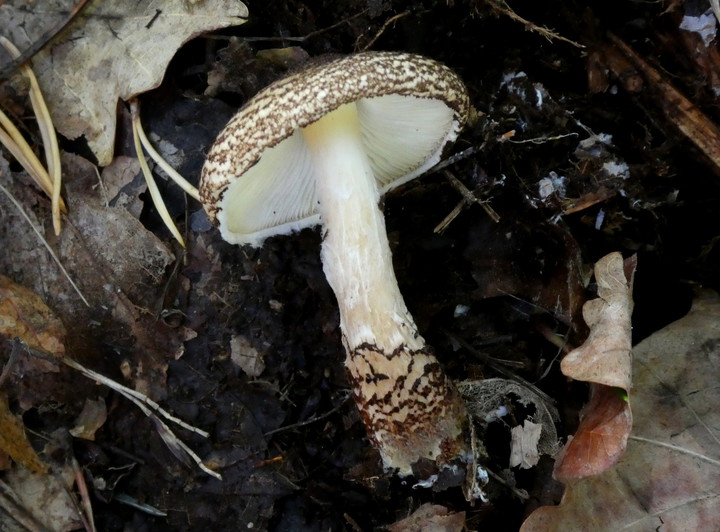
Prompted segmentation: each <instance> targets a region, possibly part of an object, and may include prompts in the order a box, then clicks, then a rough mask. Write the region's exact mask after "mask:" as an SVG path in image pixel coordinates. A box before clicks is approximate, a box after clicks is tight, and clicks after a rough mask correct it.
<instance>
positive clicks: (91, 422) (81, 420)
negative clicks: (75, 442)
mask: <svg viewBox="0 0 720 532" xmlns="http://www.w3.org/2000/svg"><path fill="white" fill-rule="evenodd" d="M106 420H107V406H105V401H104V400H103V399H85V405H84V406H83V409H82V412H80V415H79V416H78V418H77V419H76V420H75V426H74V427H73V428H71V429H70V434H72V435H73V436H75V437H76V438H81V439H83V440H91V441H94V440H95V432H96V431H97V430H98V429H99V428H100V427H102V426H103V425H104V424H105V421H106Z"/></svg>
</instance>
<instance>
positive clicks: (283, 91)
mask: <svg viewBox="0 0 720 532" xmlns="http://www.w3.org/2000/svg"><path fill="white" fill-rule="evenodd" d="M390 94H399V95H403V96H414V97H416V98H425V99H437V100H441V101H443V102H444V103H445V104H446V105H447V106H448V107H450V108H451V109H452V110H453V111H454V113H455V119H456V121H457V122H458V128H457V129H458V130H459V129H461V128H462V127H463V125H464V124H465V121H466V117H467V114H468V109H469V99H468V95H467V91H466V89H465V85H464V84H463V82H462V81H461V80H460V78H459V77H458V76H457V75H456V74H455V73H454V72H453V71H452V70H450V69H449V68H448V67H446V66H445V65H443V64H442V63H439V62H437V61H435V60H433V59H429V58H426V57H423V56H419V55H416V54H409V53H403V52H363V53H359V54H355V55H349V56H340V57H337V56H335V57H332V58H330V59H329V60H326V61H319V62H313V64H311V65H310V66H308V67H306V68H304V69H303V70H300V71H298V72H294V73H292V74H290V75H288V76H286V77H283V78H281V79H279V80H278V81H276V82H274V83H272V84H271V85H269V86H267V87H266V88H264V89H263V90H261V91H260V92H259V93H258V94H257V95H255V96H254V97H253V98H252V99H250V100H249V101H248V102H247V103H246V104H245V105H244V106H243V107H242V108H241V109H240V110H239V111H238V113H237V114H236V115H235V116H234V117H233V118H232V119H231V120H230V121H229V122H228V124H227V125H226V126H225V128H224V129H223V130H222V132H221V133H220V135H219V136H218V138H217V139H216V140H215V143H214V144H213V146H212V148H211V150H210V152H209V153H208V156H207V159H206V161H205V165H204V166H203V170H202V177H201V181H200V196H201V199H202V203H203V205H204V207H205V210H206V212H207V214H208V216H209V218H210V219H211V221H213V223H216V217H217V213H218V210H219V208H220V207H219V205H220V204H221V200H222V196H223V194H224V192H225V190H226V189H227V187H228V185H230V183H232V181H233V180H234V179H235V178H237V177H239V176H241V175H242V174H243V173H244V172H245V171H247V170H248V169H249V168H251V167H252V166H253V165H254V164H255V163H257V161H258V160H259V159H260V157H261V156H262V154H263V151H264V150H265V149H266V148H269V147H272V146H275V145H277V144H278V143H280V142H281V141H283V140H285V139H286V138H288V137H289V136H290V135H292V133H293V132H294V131H295V130H296V129H298V128H302V127H305V126H307V125H308V124H311V123H313V122H315V121H317V120H319V119H320V118H322V117H323V116H324V115H325V114H327V113H329V112H330V111H333V110H335V109H337V108H338V107H340V106H341V105H343V104H346V103H350V102H354V101H358V100H360V99H362V98H374V97H378V96H385V95H390Z"/></svg>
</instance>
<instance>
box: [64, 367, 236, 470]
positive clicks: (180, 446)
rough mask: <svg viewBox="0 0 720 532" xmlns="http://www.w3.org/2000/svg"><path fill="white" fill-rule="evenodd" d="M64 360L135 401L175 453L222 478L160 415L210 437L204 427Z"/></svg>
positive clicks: (89, 370)
mask: <svg viewBox="0 0 720 532" xmlns="http://www.w3.org/2000/svg"><path fill="white" fill-rule="evenodd" d="M61 360H62V362H63V363H65V364H66V365H68V366H70V367H71V368H73V369H76V370H77V371H79V372H80V373H82V374H83V375H84V376H86V377H87V378H89V379H92V380H95V381H97V382H99V383H101V384H104V385H105V386H107V387H108V388H110V389H112V390H115V391H116V392H118V393H119V394H121V395H122V396H123V397H125V398H127V399H129V400H130V401H131V402H133V403H134V404H135V405H136V406H137V407H138V408H139V409H140V410H142V411H143V413H144V414H145V415H146V416H148V417H149V418H150V419H152V420H153V422H154V423H155V426H156V428H157V429H158V432H159V434H160V436H161V437H162V439H163V441H164V442H165V444H166V445H167V446H168V447H169V448H170V450H171V451H173V453H175V452H176V451H178V450H179V451H181V452H183V453H185V454H187V455H188V456H189V457H190V458H191V459H192V461H193V462H195V464H197V466H198V467H199V468H200V469H201V470H202V471H204V472H205V473H207V474H208V475H211V476H213V477H215V478H217V479H219V480H222V477H221V476H220V474H219V473H217V472H216V471H213V470H212V469H210V468H209V467H207V466H206V465H205V464H203V462H202V460H201V459H200V457H199V456H198V455H197V454H196V453H195V452H194V451H193V450H192V449H190V447H188V446H187V444H185V443H184V442H183V441H181V440H180V439H179V438H178V437H177V436H175V434H174V433H173V432H172V430H170V427H168V425H167V424H166V423H165V422H164V421H163V420H162V419H160V417H158V415H159V416H161V417H163V418H165V419H167V420H168V421H171V422H172V423H175V424H176V425H179V426H181V427H182V428H184V429H186V430H189V431H191V432H194V433H195V434H199V435H200V436H203V437H205V438H207V437H209V436H210V435H209V434H208V433H207V432H205V431H204V430H202V429H199V428H197V427H193V426H192V425H189V424H187V423H185V422H184V421H182V420H181V419H179V418H177V417H175V416H173V415H172V414H170V413H169V412H168V411H166V410H164V409H163V408H162V407H161V406H160V405H159V404H157V403H156V402H155V401H153V400H152V399H150V398H149V397H148V396H146V395H144V394H142V393H140V392H137V391H135V390H132V389H130V388H127V387H125V386H123V385H122V384H119V383H117V382H115V381H114V380H112V379H109V378H108V377H105V376H104V375H102V374H100V373H97V372H96V371H93V370H91V369H88V368H86V367H85V366H83V365H82V364H79V363H78V362H75V361H74V360H72V359H71V358H68V357H63V358H62V359H61Z"/></svg>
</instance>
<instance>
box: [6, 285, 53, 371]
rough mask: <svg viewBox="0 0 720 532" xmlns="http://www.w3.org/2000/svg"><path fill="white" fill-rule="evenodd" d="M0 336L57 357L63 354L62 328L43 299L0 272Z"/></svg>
mask: <svg viewBox="0 0 720 532" xmlns="http://www.w3.org/2000/svg"><path fill="white" fill-rule="evenodd" d="M0 335H3V336H6V337H8V338H19V339H21V340H22V341H23V342H24V343H25V344H26V345H27V346H29V347H31V348H33V349H38V350H40V351H44V352H46V353H51V354H53V355H56V356H58V357H62V356H63V355H64V354H65V347H64V345H63V338H64V337H65V327H63V324H62V322H61V321H60V320H59V319H57V318H56V317H55V314H53V312H52V311H51V310H50V309H49V308H48V306H47V305H46V304H45V302H44V301H43V300H42V299H41V298H40V296H39V295H37V294H36V293H35V292H33V291H32V290H28V289H27V288H24V287H22V286H20V285H18V284H16V283H14V282H13V281H12V280H11V279H10V278H8V277H5V276H4V275H0Z"/></svg>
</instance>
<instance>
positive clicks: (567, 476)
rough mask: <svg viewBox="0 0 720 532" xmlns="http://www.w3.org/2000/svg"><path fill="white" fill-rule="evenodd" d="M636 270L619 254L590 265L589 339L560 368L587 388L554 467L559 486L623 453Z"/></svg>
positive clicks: (628, 424) (629, 421) (633, 261)
mask: <svg viewBox="0 0 720 532" xmlns="http://www.w3.org/2000/svg"><path fill="white" fill-rule="evenodd" d="M635 267H636V259H635V257H632V258H630V259H628V260H627V261H623V258H622V256H621V255H620V254H619V253H610V254H609V255H606V256H605V257H603V258H602V259H600V260H599V261H598V262H597V264H595V279H596V282H597V286H598V298H597V299H593V300H591V301H588V302H587V303H585V305H584V307H583V317H584V318H585V321H586V323H587V325H588V326H589V327H590V334H589V336H588V338H587V340H586V341H585V343H583V344H582V345H581V346H580V347H578V348H577V349H574V350H573V351H571V352H570V353H568V355H567V356H566V357H565V358H564V359H563V361H562V362H561V364H560V368H561V370H562V372H563V373H564V374H565V375H566V376H568V377H571V378H573V379H575V380H581V381H587V382H590V383H592V385H591V399H590V402H589V403H588V404H587V405H586V406H585V408H583V411H582V412H581V414H580V416H581V421H580V426H579V427H578V430H577V432H576V434H575V436H574V437H573V438H572V439H570V440H569V441H568V443H567V445H566V446H565V448H564V449H563V450H562V451H561V453H560V455H559V457H558V459H557V461H556V464H555V478H556V479H558V480H560V481H563V482H566V481H568V480H571V479H577V478H584V477H587V476H590V475H596V474H598V473H601V472H602V471H604V470H606V469H607V468H608V467H611V466H612V465H613V464H615V463H616V462H617V460H618V459H619V458H620V456H622V453H623V452H624V451H625V447H626V445H627V438H628V436H629V435H630V431H631V429H632V412H631V410H630V403H629V402H628V400H627V393H628V392H629V390H630V384H631V379H632V377H631V375H632V357H631V350H632V336H631V335H632V325H631V321H630V317H631V315H632V307H633V302H632V283H633V274H634V272H635Z"/></svg>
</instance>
